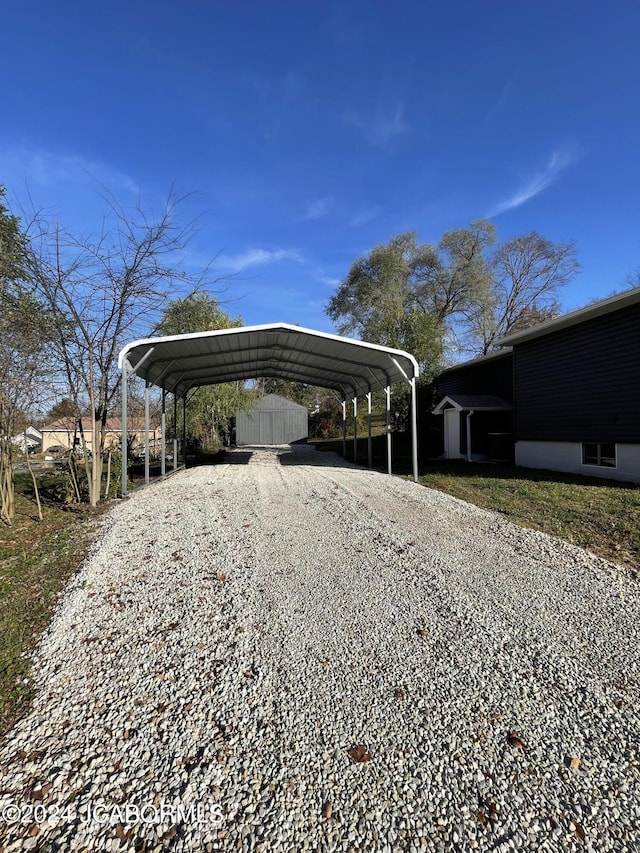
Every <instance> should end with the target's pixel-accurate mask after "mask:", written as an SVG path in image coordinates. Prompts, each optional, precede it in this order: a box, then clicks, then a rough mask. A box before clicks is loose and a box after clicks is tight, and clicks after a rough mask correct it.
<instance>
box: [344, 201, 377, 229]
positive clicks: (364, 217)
mask: <svg viewBox="0 0 640 853" xmlns="http://www.w3.org/2000/svg"><path fill="white" fill-rule="evenodd" d="M381 212H382V208H381V207H380V206H379V205H375V206H373V207H365V208H363V209H362V210H358V211H356V213H354V215H353V216H352V217H351V222H350V224H351V225H353V226H354V227H358V226H359V225H366V224H367V222H371V220H372V219H375V218H376V216H378V215H379V214H380V213H381Z"/></svg>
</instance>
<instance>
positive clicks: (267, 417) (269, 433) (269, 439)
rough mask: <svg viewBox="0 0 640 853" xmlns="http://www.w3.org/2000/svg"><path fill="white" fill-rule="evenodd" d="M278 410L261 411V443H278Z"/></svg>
mask: <svg viewBox="0 0 640 853" xmlns="http://www.w3.org/2000/svg"><path fill="white" fill-rule="evenodd" d="M276 415H277V412H260V444H278V442H277V441H276V435H275V433H276Z"/></svg>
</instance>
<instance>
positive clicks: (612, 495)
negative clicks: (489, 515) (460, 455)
mask: <svg viewBox="0 0 640 853" xmlns="http://www.w3.org/2000/svg"><path fill="white" fill-rule="evenodd" d="M421 470H422V474H421V476H420V482H421V483H422V484H423V485H424V486H429V487H430V488H432V489H439V490H440V491H442V492H447V493H448V494H450V495H455V497H457V498H462V499H463V500H465V501H469V503H473V504H476V505H477V506H480V507H483V508H485V509H492V510H495V511H496V512H499V513H501V514H502V515H504V516H505V517H507V518H508V519H509V520H510V521H513V522H515V523H516V524H520V525H522V526H524V527H532V528H534V529H535V530H542V531H543V532H544V533H550V534H552V535H553V536H559V537H560V538H561V539H565V540H566V541H567V542H572V543H573V544H574V545H579V546H581V547H582V548H588V549H589V550H590V551H592V552H593V553H594V554H598V555H600V556H602V557H606V558H607V559H608V560H611V561H612V562H614V563H618V564H620V565H625V566H629V567H632V568H638V567H640V485H634V484H626V483H614V482H613V481H611V480H602V479H598V478H595V477H589V478H587V477H578V476H572V475H570V474H559V473H556V472H553V471H540V470H534V469H528V468H516V467H514V466H507V465H488V464H487V465H482V464H473V463H467V462H459V463H458V462H449V463H430V464H427V465H424V466H422V469H421Z"/></svg>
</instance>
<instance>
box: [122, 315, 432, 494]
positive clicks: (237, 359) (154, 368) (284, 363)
mask: <svg viewBox="0 0 640 853" xmlns="http://www.w3.org/2000/svg"><path fill="white" fill-rule="evenodd" d="M118 366H119V367H120V369H121V371H122V456H123V459H122V494H123V495H125V494H126V493H127V380H128V378H129V377H130V376H133V375H138V376H140V377H141V378H142V379H144V380H145V435H146V441H145V450H146V455H145V459H146V463H145V480H146V481H147V482H148V480H149V440H148V435H149V388H150V387H151V386H152V385H155V386H156V387H158V388H161V389H162V420H161V428H162V473H163V474H164V471H165V457H164V452H165V451H164V447H165V441H164V439H165V403H166V395H167V393H170V394H172V395H173V397H174V405H175V401H177V400H178V399H182V400H183V407H186V402H187V397H188V395H189V392H190V391H192V390H193V389H196V388H199V387H201V386H203V385H216V384H217V383H219V382H234V381H236V380H238V381H242V380H245V379H255V378H258V377H265V378H280V379H290V380H294V381H297V382H305V383H308V384H310V385H318V386H320V387H323V388H333V389H334V390H336V391H339V392H340V394H341V395H342V423H343V449H345V451H346V424H347V400H349V399H350V400H351V401H352V407H353V409H352V411H353V416H354V438H353V440H354V459H355V457H356V445H357V434H356V430H355V416H356V414H357V406H358V397H364V398H365V399H366V400H367V409H368V415H369V418H368V422H369V436H368V438H369V443H368V445H369V454H368V455H369V466H371V464H372V455H371V393H372V392H373V391H378V390H384V391H385V394H386V409H387V470H388V471H389V473H391V432H390V417H389V413H390V409H391V386H392V385H394V384H396V383H398V382H407V383H408V384H409V386H410V389H411V434H412V460H413V476H414V479H415V480H416V481H417V479H418V443H417V410H416V380H417V378H418V375H419V367H418V363H417V361H416V360H415V358H414V357H413V356H412V355H411V354H410V353H408V352H404V351H402V350H396V349H392V348H390V347H383V346H379V345H378V344H370V343H366V342H364V341H357V340H353V339H352V338H343V337H340V336H338V335H332V334H329V333H327V332H317V331H314V330H312V329H304V328H302V327H300V326H292V325H289V324H288V323H272V324H268V325H263V326H245V327H241V328H234V329H221V330H219V331H211V332H196V333H193V334H188V335H170V336H167V337H159V338H146V339H143V340H139V341H134V342H133V343H131V344H128V345H127V346H126V347H124V349H122V350H121V352H120V355H119V359H118ZM183 412H184V408H183ZM183 423H184V415H183Z"/></svg>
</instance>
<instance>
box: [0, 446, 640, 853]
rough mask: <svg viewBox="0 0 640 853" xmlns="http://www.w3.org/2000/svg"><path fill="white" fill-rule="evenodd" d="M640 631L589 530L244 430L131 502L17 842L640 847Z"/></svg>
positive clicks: (44, 736)
mask: <svg viewBox="0 0 640 853" xmlns="http://www.w3.org/2000/svg"><path fill="white" fill-rule="evenodd" d="M231 463H233V464H231ZM639 633H640V596H639V588H638V581H637V580H636V579H635V578H633V577H632V576H631V575H630V573H629V572H628V571H625V570H623V569H619V568H616V567H614V566H612V565H611V564H609V563H607V562H605V561H604V560H601V559H598V558H596V557H593V556H591V555H590V554H588V553H587V552H585V551H582V550H581V549H578V548H574V547H572V546H570V545H567V544H564V543H562V542H560V541H557V540H555V539H552V538H550V537H547V536H545V535H542V534H539V533H535V532H532V531H527V530H523V529H521V528H519V527H516V526H514V525H512V524H510V523H509V522H507V521H505V520H503V519H502V518H501V517H500V516H498V515H495V514H492V513H489V512H485V511H483V510H480V509H477V508H475V507H473V506H470V505H469V504H466V503H464V502H462V501H459V500H456V499H455V498H452V497H449V496H448V495H445V494H441V493H439V492H436V491H432V490H430V489H426V488H423V487H421V486H418V485H415V484H414V483H411V482H408V481H405V480H402V479H400V478H397V477H388V476H386V475H383V474H379V473H375V472H370V471H368V470H363V469H360V468H355V467H354V466H352V465H349V464H347V463H344V462H342V461H341V460H339V459H338V457H336V456H335V455H333V454H328V453H327V454H322V453H318V452H316V451H314V450H312V449H309V448H301V449H298V450H295V451H294V450H292V449H291V448H268V449H264V448H263V449H247V450H238V451H236V452H234V453H233V454H231V455H230V463H229V464H224V465H219V466H213V467H205V468H197V469H192V470H189V471H186V472H180V473H178V474H176V475H174V476H172V477H170V478H169V479H167V480H165V481H164V482H162V483H159V484H156V485H154V486H153V487H151V488H149V489H147V490H144V491H140V492H137V493H135V494H134V495H132V496H131V498H130V499H129V500H127V501H124V502H122V503H121V504H119V505H117V506H115V507H114V509H113V510H112V511H111V512H110V513H109V514H108V516H107V517H106V522H105V527H104V531H103V533H102V535H101V538H100V541H99V542H98V544H97V545H96V547H95V548H94V551H93V553H92V555H91V557H90V559H89V560H88V561H87V562H86V563H85V564H84V566H83V567H82V569H81V570H80V572H79V574H78V575H77V576H76V578H75V580H74V582H73V583H72V585H71V587H70V588H69V590H68V591H67V594H66V595H65V597H64V599H63V602H62V604H61V607H60V609H59V611H58V613H57V615H56V617H55V619H54V621H53V623H52V626H51V628H50V630H49V632H48V633H47V634H46V636H45V638H44V639H43V641H42V642H41V644H40V646H39V648H38V653H37V655H36V660H35V663H34V670H33V677H34V680H35V682H36V684H37V697H36V699H35V702H34V705H33V709H32V710H31V711H30V713H29V714H28V715H27V716H26V717H24V718H23V719H22V720H21V721H20V722H19V723H18V724H17V725H16V726H15V727H14V728H13V729H12V730H11V732H10V733H9V734H8V736H7V738H6V739H5V741H4V743H3V746H2V748H1V749H0V768H1V769H0V811H1V812H2V814H4V818H5V824H4V826H3V824H2V823H0V850H1V849H4V850H5V851H9V850H29V849H34V850H36V849H37V850H52V851H56V850H59V851H65V853H66V851H69V850H100V851H108V850H127V851H129V850H131V851H133V850H149V851H150V850H158V851H160V850H176V851H178V850H180V851H191V850H221V851H227V850H229V851H234V850H246V851H249V850H256V851H258V850H262V851H273V850H286V851H302V850H339V851H347V850H353V851H398V850H406V851H412V850H434V851H467V850H475V849H477V850H512V849H514V850H535V851H539V850H547V851H554V853H555V851H565V850H567V851H571V850H593V851H598V853H600V851H607V850H613V851H618V853H622V851H632V850H635V851H637V850H640V841H639V839H640V713H639V705H638V697H639V687H638V677H639V662H638V661H639V651H638V650H639V648H640V646H639V642H638V641H639ZM2 807H4V809H3V810H2ZM17 818H20V821H21V823H20V822H16V819H17ZM3 832H4V835H3ZM3 845H4V847H3Z"/></svg>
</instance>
